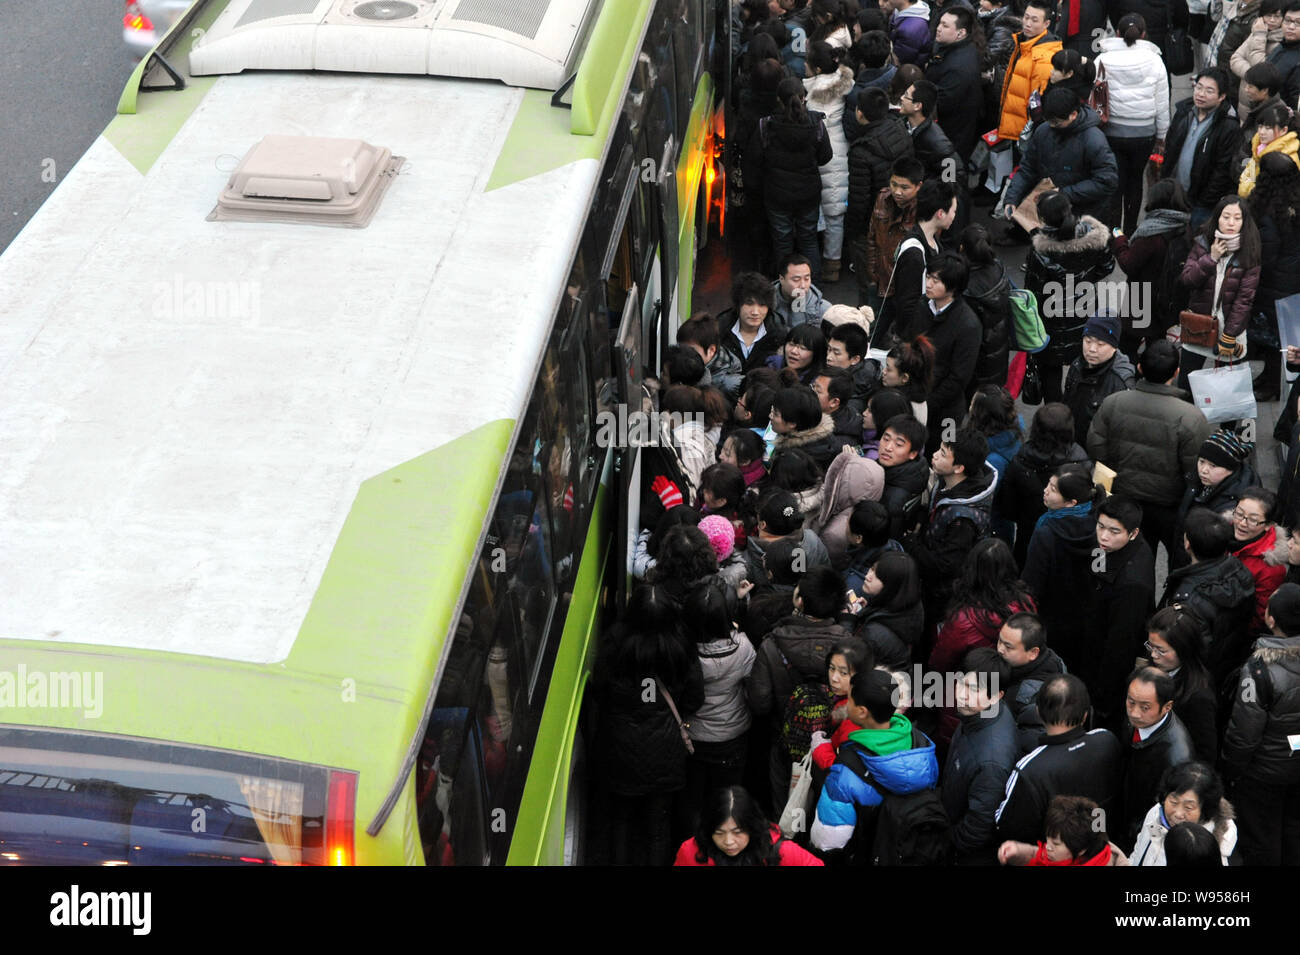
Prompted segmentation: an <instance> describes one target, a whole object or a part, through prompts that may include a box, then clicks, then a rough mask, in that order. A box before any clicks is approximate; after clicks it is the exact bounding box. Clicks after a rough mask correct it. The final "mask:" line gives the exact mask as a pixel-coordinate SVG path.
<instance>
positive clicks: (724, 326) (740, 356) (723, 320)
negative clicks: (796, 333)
mask: <svg viewBox="0 0 1300 955" xmlns="http://www.w3.org/2000/svg"><path fill="white" fill-rule="evenodd" d="M739 321H740V315H739V313H737V312H736V311H735V309H727V310H726V311H724V312H723V313H722V314H721V315H719V316H718V338H719V339H720V341H721V342H722V347H723V348H725V349H726V350H727V351H729V352H731V354H732V355H733V356H734V357H735V359H736V361H737V362H739V363H740V373H741V374H742V375H748V374H749V373H750V372H751V371H753V370H754V369H755V368H762V367H763V365H764V364H766V363H767V360H768V359H769V358H771V357H772V356H773V355H775V354H776V353H777V352H778V351H780V350H781V346H782V345H784V344H785V339H786V336H787V335H789V329H787V328H786V327H785V326H784V325H782V324H781V320H780V319H779V318H778V317H777V314H776V311H775V310H773V311H771V312H768V313H767V318H765V319H764V320H763V337H762V338H760V339H759V340H758V341H756V342H754V347H753V348H751V349H750V351H749V357H748V358H746V357H745V348H744V344H743V343H742V342H741V340H740V336H739V335H738V334H737V332H736V325H737V323H738V322H739Z"/></svg>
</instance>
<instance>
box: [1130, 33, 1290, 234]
mask: <svg viewBox="0 0 1300 955" xmlns="http://www.w3.org/2000/svg"><path fill="white" fill-rule="evenodd" d="M1184 9H1185V8H1184ZM1150 33H1151V27H1150V21H1149V20H1148V21H1147V34H1148V35H1147V39H1148V40H1150V41H1151V42H1152V43H1155V44H1156V45H1157V46H1159V43H1158V42H1157V41H1156V39H1155V37H1153V36H1151V35H1150ZM1283 75H1284V76H1285V75H1286V74H1283ZM1291 102H1294V100H1292V101H1291ZM1195 109H1196V107H1195V105H1194V104H1193V103H1192V98H1191V97H1190V96H1189V97H1188V98H1187V99H1185V100H1183V101H1182V102H1181V103H1179V104H1178V105H1177V106H1176V107H1175V108H1174V116H1173V119H1171V120H1170V121H1169V132H1168V133H1166V134H1165V162H1164V165H1162V166H1161V167H1160V175H1161V176H1162V177H1163V178H1165V179H1168V178H1169V177H1170V176H1172V175H1173V174H1174V168H1175V167H1176V166H1177V165H1178V155H1179V153H1181V152H1182V149H1183V142H1184V141H1185V140H1186V139H1187V131H1188V129H1189V128H1190V127H1191V120H1192V113H1193V112H1194V111H1195ZM1230 110H1231V107H1230V106H1229V105H1228V100H1226V99H1225V100H1224V101H1223V105H1222V106H1220V107H1219V108H1218V110H1217V111H1216V112H1215V114H1214V121H1213V122H1212V123H1211V124H1210V128H1209V129H1208V130H1206V131H1205V135H1204V136H1202V137H1201V141H1200V142H1199V143H1197V145H1196V156H1195V159H1194V160H1193V161H1192V172H1191V176H1190V182H1191V188H1189V189H1188V190H1187V201H1188V202H1190V203H1191V204H1192V207H1193V208H1202V209H1208V208H1211V207H1213V206H1214V205H1215V204H1216V203H1217V202H1218V201H1219V199H1220V198H1222V197H1223V196H1226V195H1228V194H1229V193H1235V192H1236V191H1237V180H1238V178H1239V177H1240V174H1241V170H1240V168H1239V167H1238V165H1237V146H1238V143H1239V142H1240V140H1241V127H1240V125H1238V123H1237V119H1236V117H1235V116H1232V115H1231V114H1230Z"/></svg>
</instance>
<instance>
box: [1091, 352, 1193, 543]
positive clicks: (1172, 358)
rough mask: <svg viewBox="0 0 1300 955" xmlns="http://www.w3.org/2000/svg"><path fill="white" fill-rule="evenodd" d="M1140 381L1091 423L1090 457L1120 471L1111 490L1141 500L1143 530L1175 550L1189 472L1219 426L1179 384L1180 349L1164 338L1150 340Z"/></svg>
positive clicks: (1106, 405) (1107, 402)
mask: <svg viewBox="0 0 1300 955" xmlns="http://www.w3.org/2000/svg"><path fill="white" fill-rule="evenodd" d="M1138 371H1139V372H1140V374H1141V379H1140V380H1139V381H1138V383H1137V386H1136V387H1135V388H1134V389H1133V390H1132V391H1122V392H1119V393H1117V394H1113V395H1111V396H1110V397H1109V398H1107V399H1106V400H1105V401H1103V402H1102V403H1101V407H1100V408H1099V409H1098V410H1097V414H1096V416H1095V417H1094V418H1093V419H1092V426H1091V427H1090V428H1089V429H1088V456H1089V457H1090V458H1092V459H1093V460H1094V461H1100V462H1102V463H1103V464H1105V465H1106V466H1107V467H1109V468H1110V469H1111V470H1113V471H1114V472H1115V473H1116V477H1115V484H1114V487H1113V488H1112V491H1113V493H1115V494H1125V495H1127V496H1129V497H1131V498H1133V499H1134V500H1136V501H1137V502H1138V503H1140V504H1141V505H1142V536H1144V537H1145V538H1146V539H1147V540H1148V541H1149V542H1150V543H1151V547H1152V548H1153V549H1154V548H1155V546H1156V541H1160V542H1162V543H1163V544H1164V545H1165V551H1166V552H1167V553H1169V554H1174V553H1175V548H1180V547H1181V546H1182V541H1181V540H1175V531H1176V527H1177V524H1178V508H1179V505H1180V504H1181V503H1182V499H1183V494H1184V492H1185V491H1186V490H1187V486H1186V483H1185V479H1184V475H1187V474H1191V473H1193V472H1194V471H1195V469H1196V457H1197V454H1198V452H1199V451H1200V447H1201V444H1202V443H1203V442H1204V441H1205V439H1206V438H1207V437H1209V436H1210V432H1211V431H1212V430H1213V429H1212V428H1211V426H1210V423H1209V422H1208V421H1206V420H1205V415H1203V414H1201V412H1200V411H1198V410H1197V409H1196V408H1195V407H1194V406H1193V405H1192V404H1190V403H1189V402H1188V400H1187V397H1188V396H1187V392H1185V391H1183V390H1182V389H1181V388H1176V387H1174V380H1175V379H1176V378H1177V377H1178V351H1177V349H1175V348H1174V346H1173V344H1172V343H1170V342H1168V341H1165V340H1164V339H1158V340H1157V341H1154V342H1152V343H1151V344H1150V345H1148V346H1147V350H1146V351H1145V352H1144V353H1143V355H1142V361H1141V363H1140V364H1139V365H1138Z"/></svg>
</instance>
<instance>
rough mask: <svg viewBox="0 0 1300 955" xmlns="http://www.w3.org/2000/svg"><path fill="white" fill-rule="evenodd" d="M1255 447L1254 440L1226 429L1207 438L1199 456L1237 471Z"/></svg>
mask: <svg viewBox="0 0 1300 955" xmlns="http://www.w3.org/2000/svg"><path fill="white" fill-rule="evenodd" d="M1254 448H1255V445H1254V442H1251V441H1243V440H1241V438H1239V437H1238V436H1237V435H1236V434H1235V433H1234V432H1232V431H1228V430H1226V429H1225V430H1220V431H1216V432H1214V434H1212V435H1210V436H1209V437H1208V438H1206V439H1205V443H1204V444H1202V445H1201V450H1200V453H1199V455H1198V456H1199V457H1202V458H1205V460H1207V461H1209V462H1210V463H1211V464H1217V465H1218V466H1219V467H1221V468H1228V469H1230V470H1232V471H1236V470H1238V469H1239V468H1240V467H1241V465H1242V463H1243V462H1244V461H1245V460H1246V458H1248V457H1250V452H1251V451H1252V450H1254Z"/></svg>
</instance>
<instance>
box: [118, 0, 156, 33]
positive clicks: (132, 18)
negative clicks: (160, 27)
mask: <svg viewBox="0 0 1300 955" xmlns="http://www.w3.org/2000/svg"><path fill="white" fill-rule="evenodd" d="M122 26H124V27H125V28H126V29H128V30H152V29H153V21H152V20H150V19H149V18H148V17H147V16H145V15H144V13H143V12H142V11H141V10H140V3H139V0H126V14H125V15H124V16H123V17H122Z"/></svg>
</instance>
